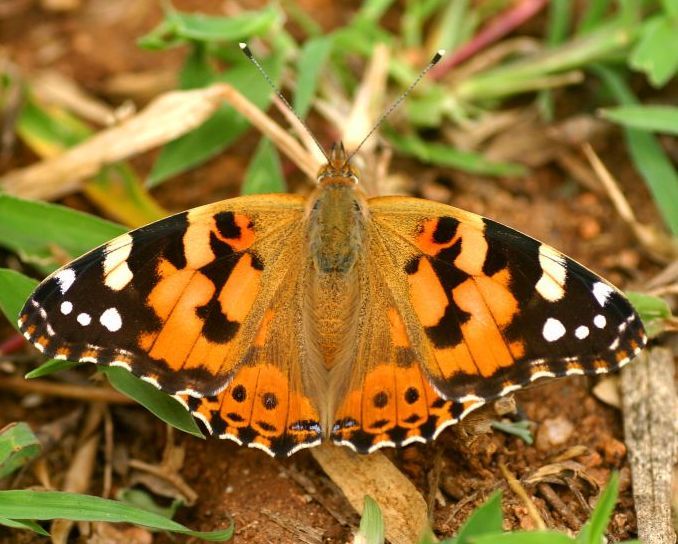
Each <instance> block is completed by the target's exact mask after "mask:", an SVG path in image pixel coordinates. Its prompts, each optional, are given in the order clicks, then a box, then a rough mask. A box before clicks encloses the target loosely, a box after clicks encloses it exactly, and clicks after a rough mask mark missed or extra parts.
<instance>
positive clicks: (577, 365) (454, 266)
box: [370, 197, 647, 402]
mask: <svg viewBox="0 0 678 544" xmlns="http://www.w3.org/2000/svg"><path fill="white" fill-rule="evenodd" d="M370 209H371V213H372V218H373V222H374V225H375V228H376V230H377V231H379V233H380V236H381V237H382V238H383V239H385V240H387V242H386V244H385V246H386V247H388V248H389V249H390V254H391V259H390V263H391V264H392V266H393V267H394V268H393V269H391V270H388V271H387V272H385V273H386V274H388V275H390V277H391V278H392V279H391V283H392V284H393V285H394V286H396V287H395V288H394V289H396V291H397V292H399V293H401V295H402V296H401V297H400V298H399V299H398V301H399V303H400V305H401V306H400V308H401V312H402V314H403V315H406V316H413V317H416V322H412V321H410V322H409V323H407V325H408V328H409V334H410V335H411V336H412V337H413V338H416V339H420V338H422V339H424V341H422V342H421V343H419V344H417V345H418V346H419V349H420V353H419V354H418V355H419V357H420V358H421V361H422V365H423V366H424V368H425V371H426V374H427V376H428V377H429V378H430V380H431V381H432V384H433V385H434V387H435V389H436V390H437V391H438V392H439V393H440V394H441V395H442V396H443V397H444V398H447V399H454V400H456V401H462V402H463V401H472V400H489V399H493V398H496V397H498V396H500V395H502V394H505V393H507V392H510V391H512V390H515V389H517V388H519V387H521V386H524V385H526V384H527V383H529V382H532V381H534V380H536V379H538V378H541V377H554V376H564V375H570V374H601V373H605V372H609V371H611V370H615V369H617V368H619V367H621V366H623V365H624V364H626V363H627V362H628V361H629V360H630V359H631V358H633V357H634V356H635V355H636V354H637V353H638V352H639V351H640V349H641V348H642V346H643V345H644V344H645V342H646V341H647V338H646V336H645V333H644V331H643V327H642V323H641V322H640V319H639V317H638V315H637V314H636V312H635V311H634V309H633V307H632V306H631V304H630V303H629V302H628V300H627V299H626V298H625V297H624V296H623V295H622V294H621V293H620V292H619V291H618V290H617V289H616V288H614V287H613V286H611V285H610V284H609V283H607V282H606V281H605V280H603V279H602V278H600V277H599V276H597V275H596V274H594V273H593V272H591V271H589V270H587V269H586V268H584V267H583V266H581V265H580V264H578V263H576V262H575V261H573V260H571V259H569V258H567V257H565V256H564V255H562V254H561V253H559V252H558V251H556V250H555V249H553V248H551V247H550V246H547V245H546V244H542V243H540V242H538V241H536V240H534V239H532V238H530V237H528V236H526V235H524V234H521V233H519V232H517V231H515V230H512V229H510V228H508V227H506V226H504V225H501V224H499V223H496V222H494V221H491V220H489V219H485V218H482V217H480V216H477V215H474V214H471V213H468V212H465V211H462V210H458V209H456V208H453V207H450V206H446V205H443V204H436V203H432V202H429V201H424V200H419V199H411V198H405V197H382V198H376V199H372V200H371V201H370Z"/></svg>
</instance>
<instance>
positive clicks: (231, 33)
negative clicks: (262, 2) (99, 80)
mask: <svg viewBox="0 0 678 544" xmlns="http://www.w3.org/2000/svg"><path fill="white" fill-rule="evenodd" d="M281 21H282V15H281V13H280V12H279V11H278V9H276V8H275V7H273V6H271V7H268V8H265V9H262V10H259V11H245V12H242V13H239V14H238V15H234V16H232V17H219V16H214V15H205V14H203V13H182V12H179V11H175V10H169V11H167V12H166V13H165V20H164V21H162V22H161V23H160V24H159V25H158V26H156V27H155V28H154V29H153V30H151V31H150V32H149V33H148V34H146V35H145V36H142V37H141V38H139V41H138V44H139V45H140V46H141V47H144V48H146V49H167V48H168V47H174V46H176V45H179V44H182V43H186V42H188V41H198V42H206V43H209V42H239V41H243V40H246V39H248V38H251V37H252V36H261V35H263V34H265V33H267V32H268V31H270V30H271V29H272V28H273V27H274V26H276V25H279V24H281Z"/></svg>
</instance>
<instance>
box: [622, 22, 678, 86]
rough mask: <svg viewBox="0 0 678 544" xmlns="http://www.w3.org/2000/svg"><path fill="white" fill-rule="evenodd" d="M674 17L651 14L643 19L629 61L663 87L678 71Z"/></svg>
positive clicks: (654, 82) (651, 80)
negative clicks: (645, 19) (651, 15)
mask: <svg viewBox="0 0 678 544" xmlns="http://www.w3.org/2000/svg"><path fill="white" fill-rule="evenodd" d="M676 34H678V19H673V18H671V17H655V18H653V19H650V20H648V21H647V22H645V23H643V26H642V27H641V36H640V40H639V41H638V44H637V45H636V46H635V47H634V49H633V51H632V52H631V57H630V58H629V65H630V66H631V67H632V68H634V69H635V70H638V71H639V72H643V73H645V75H646V76H647V78H648V79H649V81H650V83H652V85H653V86H654V87H657V88H658V87H663V86H664V85H666V83H668V82H669V80H670V79H671V78H672V77H673V76H674V75H675V74H676V71H678V47H676Z"/></svg>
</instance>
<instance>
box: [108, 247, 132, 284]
mask: <svg viewBox="0 0 678 544" xmlns="http://www.w3.org/2000/svg"><path fill="white" fill-rule="evenodd" d="M104 251H105V253H106V258H105V259H104V284H105V285H106V287H108V288H109V289H113V291H120V290H121V289H124V288H125V286H126V285H127V284H128V283H129V282H130V281H132V278H133V277H134V274H132V271H131V270H130V269H129V266H128V265H127V259H128V258H129V256H130V253H132V237H131V236H130V235H129V234H123V235H122V236H120V237H118V238H116V239H115V240H113V241H112V242H110V243H109V244H108V245H107V246H106V248H105V250H104Z"/></svg>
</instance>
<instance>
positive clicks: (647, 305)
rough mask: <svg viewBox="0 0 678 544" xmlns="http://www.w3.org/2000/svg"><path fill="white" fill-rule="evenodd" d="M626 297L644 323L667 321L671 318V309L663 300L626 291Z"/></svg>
mask: <svg viewBox="0 0 678 544" xmlns="http://www.w3.org/2000/svg"><path fill="white" fill-rule="evenodd" d="M626 296H627V297H628V299H629V300H630V301H631V304H633V307H634V308H635V309H636V311H637V312H638V314H639V315H640V319H642V320H643V322H644V323H647V322H649V321H652V320H653V319H668V318H669V317H671V307H670V306H669V303H668V302H666V301H665V300H664V299H663V298H659V297H653V296H652V295H646V294H644V293H636V292H635V291H627V292H626Z"/></svg>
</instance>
